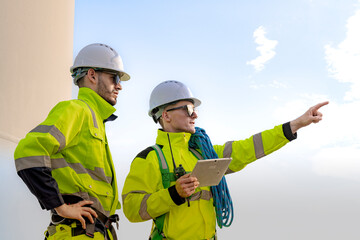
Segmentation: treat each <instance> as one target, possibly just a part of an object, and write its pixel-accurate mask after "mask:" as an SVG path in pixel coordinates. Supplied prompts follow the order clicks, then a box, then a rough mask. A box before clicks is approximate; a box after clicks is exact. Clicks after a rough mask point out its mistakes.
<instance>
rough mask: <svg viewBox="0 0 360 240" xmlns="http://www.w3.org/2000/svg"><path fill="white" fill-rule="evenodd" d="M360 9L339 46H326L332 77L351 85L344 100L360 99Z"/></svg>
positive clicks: (352, 18) (326, 55)
mask: <svg viewBox="0 0 360 240" xmlns="http://www.w3.org/2000/svg"><path fill="white" fill-rule="evenodd" d="M359 43H360V9H359V10H357V11H356V12H355V14H354V15H353V16H351V17H350V18H349V19H348V21H347V24H346V37H345V39H344V41H342V42H341V43H340V44H338V46H336V47H332V44H327V45H326V46H325V59H326V61H327V64H328V71H329V73H330V75H331V76H332V77H333V78H335V79H337V80H338V81H339V82H342V83H350V90H349V91H348V92H346V94H345V96H344V100H346V101H353V100H359V99H360V44H359Z"/></svg>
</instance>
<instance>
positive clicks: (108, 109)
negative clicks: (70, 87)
mask: <svg viewBox="0 0 360 240" xmlns="http://www.w3.org/2000/svg"><path fill="white" fill-rule="evenodd" d="M78 99H81V100H83V101H85V102H86V103H87V104H89V106H90V107H91V109H92V110H94V111H95V112H96V113H97V114H99V116H100V118H101V119H102V120H103V122H104V121H105V120H107V119H108V118H110V117H111V118H114V117H115V118H116V117H117V116H115V115H114V114H113V113H114V112H115V111H116V109H115V108H114V107H113V106H111V104H110V103H108V102H107V101H105V99H103V98H102V97H101V96H100V95H99V94H97V93H96V92H95V91H94V90H92V89H90V88H86V87H82V88H80V89H79V94H78ZM113 116H114V117H113ZM111 120H114V119H111Z"/></svg>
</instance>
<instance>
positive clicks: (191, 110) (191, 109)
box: [166, 104, 197, 117]
mask: <svg viewBox="0 0 360 240" xmlns="http://www.w3.org/2000/svg"><path fill="white" fill-rule="evenodd" d="M178 109H184V110H186V112H187V114H188V116H189V117H192V116H193V114H194V112H195V113H197V109H196V108H195V107H194V106H193V105H190V104H188V105H184V106H180V107H175V108H170V109H168V110H166V111H167V112H170V111H173V110H178Z"/></svg>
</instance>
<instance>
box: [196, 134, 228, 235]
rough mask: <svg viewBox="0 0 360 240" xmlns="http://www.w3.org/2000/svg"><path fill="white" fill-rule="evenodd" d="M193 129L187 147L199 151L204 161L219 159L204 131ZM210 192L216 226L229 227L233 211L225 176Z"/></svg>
mask: <svg viewBox="0 0 360 240" xmlns="http://www.w3.org/2000/svg"><path fill="white" fill-rule="evenodd" d="M195 129H196V132H195V133H194V134H192V135H191V138H190V141H189V147H190V148H195V149H200V150H201V153H202V156H203V157H204V158H205V159H211V158H219V156H218V155H217V153H216V152H215V150H214V147H213V145H212V143H211V141H210V138H209V136H208V135H207V134H206V132H205V130H204V129H202V128H199V127H196V128H195ZM211 192H212V194H213V198H214V206H215V210H216V220H217V224H218V226H219V227H220V228H222V227H223V226H224V227H229V226H230V225H231V223H232V221H233V218H234V210H233V204H232V200H231V196H230V192H229V189H228V186H227V183H226V179H225V176H224V177H222V179H221V181H220V183H219V184H218V185H217V186H212V187H211Z"/></svg>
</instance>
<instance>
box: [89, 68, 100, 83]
mask: <svg viewBox="0 0 360 240" xmlns="http://www.w3.org/2000/svg"><path fill="white" fill-rule="evenodd" d="M86 76H87V77H88V79H89V81H90V83H91V84H93V85H96V84H97V80H96V72H95V70H94V69H93V68H90V69H89V70H88V71H87V74H86Z"/></svg>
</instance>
